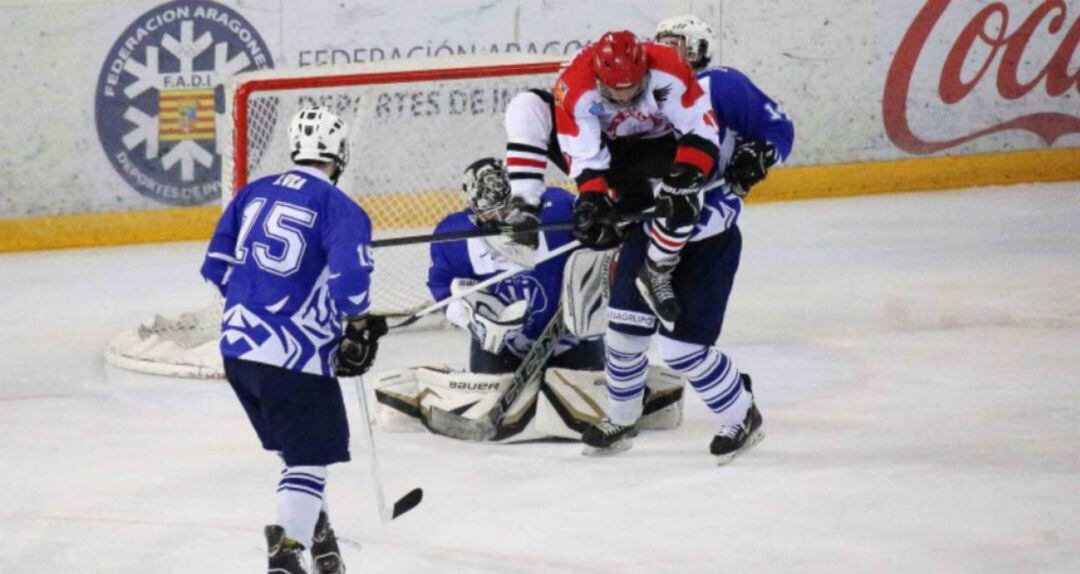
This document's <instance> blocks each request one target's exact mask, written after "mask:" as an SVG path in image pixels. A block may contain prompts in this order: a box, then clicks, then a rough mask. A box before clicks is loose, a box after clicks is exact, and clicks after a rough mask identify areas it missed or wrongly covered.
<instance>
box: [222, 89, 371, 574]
mask: <svg viewBox="0 0 1080 574" xmlns="http://www.w3.org/2000/svg"><path fill="white" fill-rule="evenodd" d="M289 148H290V151H291V158H292V161H293V163H294V164H295V166H294V167H293V168H292V169H291V170H289V171H287V172H284V173H280V174H276V175H271V176H269V177H264V178H261V179H259V180H256V181H253V182H251V183H249V184H248V185H247V186H245V187H244V188H243V189H242V190H240V192H239V193H238V194H237V195H236V197H235V198H233V200H232V202H230V203H229V206H228V208H226V210H225V212H224V213H223V214H222V216H221V220H220V221H219V222H218V225H217V228H216V229H215V231H214V235H213V238H212V239H211V240H210V247H209V249H208V250H207V254H206V260H205V262H204V263H203V266H202V275H203V277H205V278H206V279H207V280H208V281H210V282H211V283H213V284H214V285H215V286H217V288H218V289H219V290H220V291H221V294H222V295H223V296H224V297H225V311H224V316H223V318H222V325H221V354H222V355H223V358H224V362H225V373H226V376H227V377H228V380H229V384H230V385H231V386H232V388H233V390H234V391H235V392H236V396H237V397H238V398H239V399H240V403H241V405H242V406H243V407H244V410H245V411H246V412H247V415H248V418H249V420H250V421H251V424H252V426H253V427H254V428H255V432H256V434H257V435H258V437H259V440H260V441H261V442H262V446H263V448H265V449H266V450H270V451H275V452H277V453H279V454H280V456H281V458H282V460H283V461H284V463H285V468H284V469H283V470H282V472H281V476H280V480H279V482H278V488H277V524H274V525H270V526H267V527H266V529H265V534H266V539H267V546H268V547H269V571H270V572H282V573H286V574H300V573H306V572H308V570H307V567H306V565H305V563H306V562H307V559H306V557H305V555H304V553H305V549H307V550H310V554H311V558H312V562H313V564H314V568H315V570H314V572H317V573H319V574H335V573H341V572H344V571H345V570H344V565H343V564H342V562H341V554H340V551H339V549H338V545H337V540H336V538H335V536H334V532H333V530H332V529H331V527H330V522H329V518H328V515H327V512H326V502H325V500H324V498H323V492H324V489H325V486H326V480H327V466H328V465H330V464H333V463H337V462H346V461H348V460H349V425H348V420H347V419H346V416H345V404H344V402H343V400H342V395H341V388H340V387H339V386H338V382H337V379H336V378H335V377H336V376H337V375H342V376H357V375H360V374H363V373H364V372H365V371H366V370H367V369H368V368H369V367H370V366H371V363H372V362H373V361H374V359H375V353H376V351H377V349H378V339H379V337H380V336H382V335H383V334H385V333H386V321H385V319H383V318H382V317H377V316H372V315H370V314H369V310H370V309H371V300H370V290H369V288H370V285H371V279H370V276H371V272H372V263H371V255H370V243H371V222H370V220H369V219H368V216H367V214H366V213H364V210H363V209H361V208H360V206H359V205H357V204H356V203H355V202H353V201H352V200H351V199H349V198H348V197H347V196H346V195H345V194H344V193H343V192H342V191H341V190H340V189H338V188H337V187H336V182H337V180H338V177H339V176H340V175H341V172H342V170H344V169H345V166H346V164H347V162H348V158H349V154H348V151H349V149H348V128H347V126H346V125H345V123H344V122H343V121H342V120H341V119H340V118H338V117H337V116H336V115H334V114H333V113H331V112H330V111H328V110H326V109H323V108H318V107H310V108H304V109H302V110H300V112H299V113H298V114H297V115H296V116H295V117H294V118H293V119H292V122H291V123H290V124H289Z"/></svg>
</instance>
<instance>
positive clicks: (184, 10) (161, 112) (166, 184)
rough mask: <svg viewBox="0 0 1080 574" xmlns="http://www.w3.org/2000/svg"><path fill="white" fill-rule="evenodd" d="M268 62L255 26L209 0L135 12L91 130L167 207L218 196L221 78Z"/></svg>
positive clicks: (223, 121) (102, 83)
mask: <svg viewBox="0 0 1080 574" xmlns="http://www.w3.org/2000/svg"><path fill="white" fill-rule="evenodd" d="M272 65H273V63H272V60H271V57H270V53H269V49H268V48H267V46H266V44H265V43H264V42H263V41H262V39H261V38H260V37H259V36H258V34H257V32H256V31H255V29H254V27H253V26H252V25H251V24H250V23H248V22H247V20H245V19H244V18H243V17H242V16H240V14H238V13H237V12H235V11H233V10H231V9H230V8H228V7H225V6H222V5H220V4H217V3H216V2H211V1H190V2H183V1H181V2H170V3H168V4H163V5H161V6H158V7H157V8H154V9H152V10H150V11H149V12H147V13H146V14H144V15H143V16H140V17H139V18H138V19H136V20H135V23H133V24H132V25H131V26H129V27H128V29H127V30H125V32H124V34H123V35H122V36H121V37H120V38H118V39H117V41H116V44H115V45H114V46H113V49H112V50H111V51H110V53H109V57H108V58H107V59H106V61H105V65H104V67H103V69H102V72H101V77H100V79H99V81H98V93H97V106H96V111H97V123H98V135H99V137H100V139H101V142H102V145H103V147H104V148H105V152H106V154H107V155H108V156H109V159H110V161H111V162H112V163H113V166H114V167H115V168H116V170H117V172H118V173H119V174H120V175H121V177H123V178H124V179H125V180H126V181H127V182H128V183H129V185H131V186H132V187H134V188H135V190H136V191H138V192H139V193H141V194H143V195H147V196H149V197H153V198H155V199H157V200H160V201H163V202H166V203H171V204H175V205H194V204H199V203H205V202H206V201H209V200H211V199H213V198H216V197H217V196H218V195H219V194H220V186H219V183H218V179H219V175H220V170H221V162H220V161H218V159H219V157H220V153H221V146H222V143H223V142H224V141H225V140H224V137H225V133H226V128H227V127H228V120H227V118H225V117H224V113H223V112H224V101H223V97H222V84H223V83H224V82H225V81H226V80H227V79H228V78H230V77H231V76H233V75H235V74H237V73H240V72H242V71H245V70H249V69H259V68H267V67H271V66H272Z"/></svg>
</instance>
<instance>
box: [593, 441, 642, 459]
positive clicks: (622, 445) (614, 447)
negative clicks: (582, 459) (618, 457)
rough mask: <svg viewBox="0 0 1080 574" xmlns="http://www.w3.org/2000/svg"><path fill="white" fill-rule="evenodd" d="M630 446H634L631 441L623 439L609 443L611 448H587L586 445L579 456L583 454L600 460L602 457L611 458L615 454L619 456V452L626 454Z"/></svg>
mask: <svg viewBox="0 0 1080 574" xmlns="http://www.w3.org/2000/svg"><path fill="white" fill-rule="evenodd" d="M632 446H634V442H633V441H632V440H630V439H626V438H624V439H619V440H617V441H615V442H613V443H611V446H607V447H598V446H588V445H586V446H585V448H584V449H582V450H581V454H583V455H585V456H593V457H598V458H602V457H605V456H612V455H615V454H619V453H620V452H626V451H628V450H630V447H632Z"/></svg>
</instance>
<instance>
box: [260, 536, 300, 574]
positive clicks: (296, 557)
mask: <svg viewBox="0 0 1080 574" xmlns="http://www.w3.org/2000/svg"><path fill="white" fill-rule="evenodd" d="M264 532H265V534H266V548H267V552H268V553H269V555H270V566H269V568H268V569H267V574H309V572H308V570H307V568H305V567H304V545H303V544H300V543H299V542H297V541H295V540H293V539H292V538H287V537H286V536H285V529H284V528H282V527H280V526H278V525H276V524H271V525H270V526H267V527H266V529H265V530H264Z"/></svg>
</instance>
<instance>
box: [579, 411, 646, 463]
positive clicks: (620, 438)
mask: <svg viewBox="0 0 1080 574" xmlns="http://www.w3.org/2000/svg"><path fill="white" fill-rule="evenodd" d="M635 436H637V428H636V427H635V426H634V425H628V426H624V425H619V424H615V423H613V422H611V421H610V420H608V419H603V420H601V421H600V422H598V423H596V424H591V425H589V426H588V427H586V428H585V432H583V433H581V442H583V443H585V445H586V446H585V450H584V451H582V454H584V455H586V456H603V455H608V454H615V453H619V452H622V451H624V450H629V449H630V447H631V446H633V443H632V442H631V441H630V439H632V438H634V437H635Z"/></svg>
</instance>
